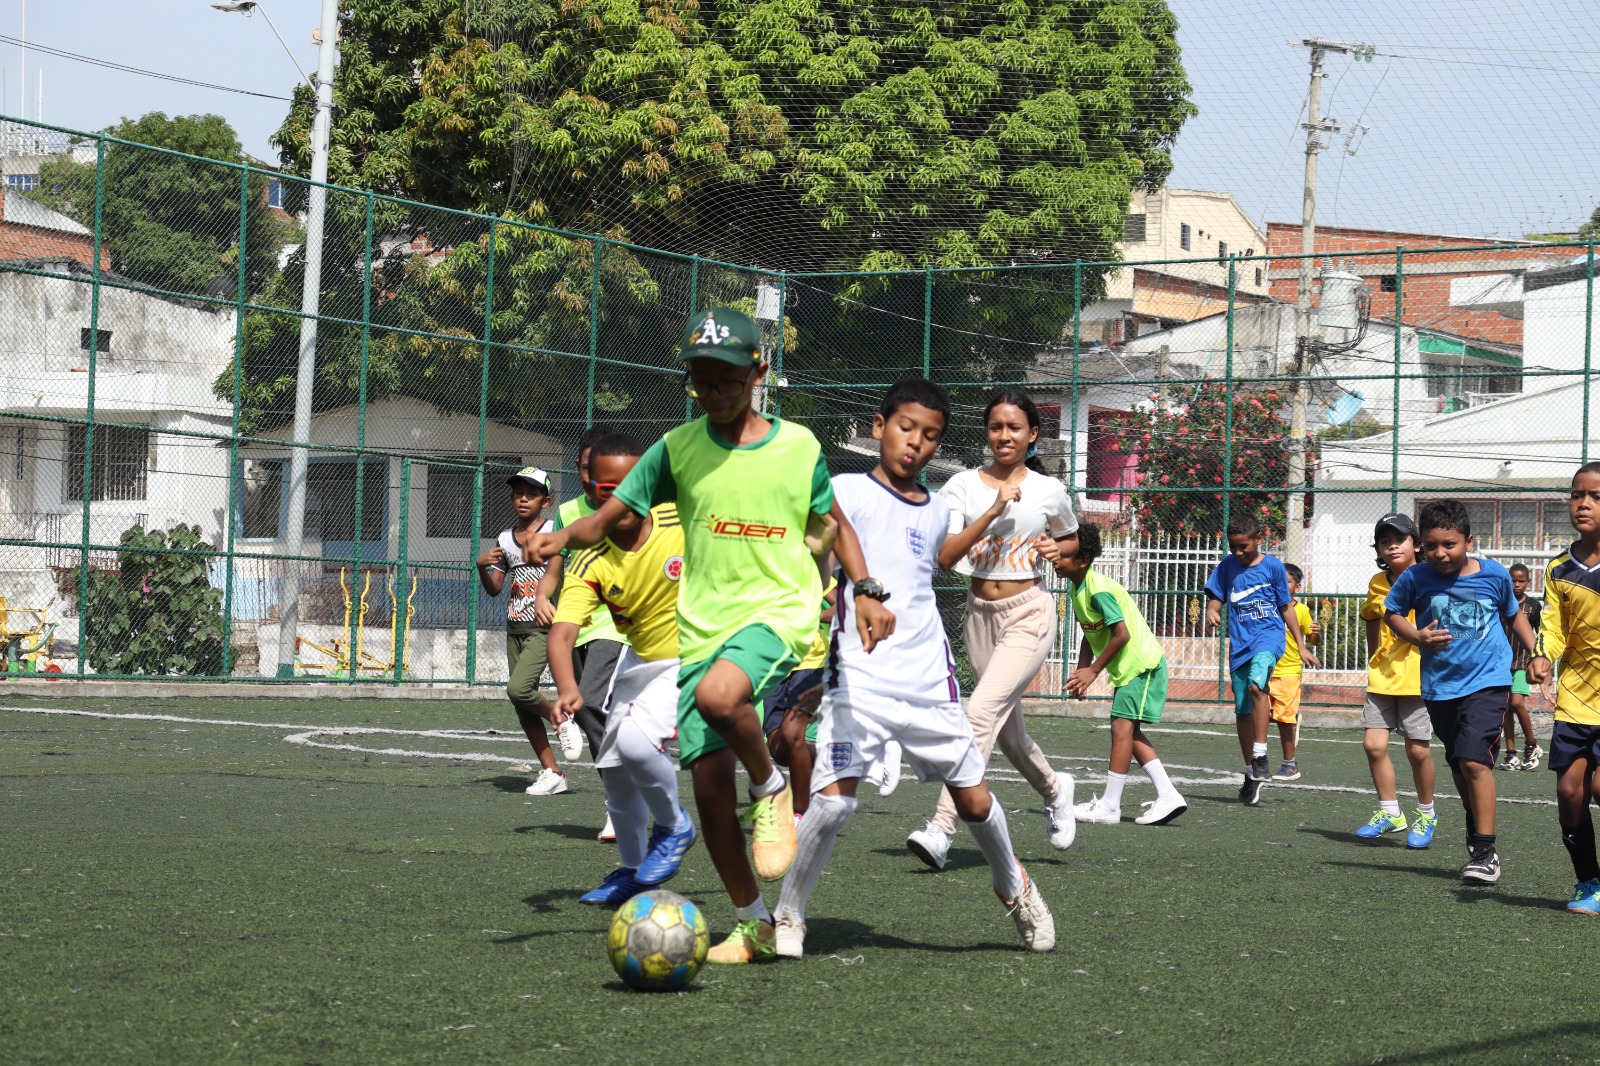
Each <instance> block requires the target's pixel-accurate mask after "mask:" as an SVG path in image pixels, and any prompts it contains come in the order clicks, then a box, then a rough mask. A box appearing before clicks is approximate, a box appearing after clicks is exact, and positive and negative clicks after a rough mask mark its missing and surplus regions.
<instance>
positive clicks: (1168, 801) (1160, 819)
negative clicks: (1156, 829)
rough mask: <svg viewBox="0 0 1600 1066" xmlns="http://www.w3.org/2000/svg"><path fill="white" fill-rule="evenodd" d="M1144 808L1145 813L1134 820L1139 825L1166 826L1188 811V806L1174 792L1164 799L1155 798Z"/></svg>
mask: <svg viewBox="0 0 1600 1066" xmlns="http://www.w3.org/2000/svg"><path fill="white" fill-rule="evenodd" d="M1144 806H1145V808H1146V809H1145V812H1144V813H1143V814H1141V815H1139V817H1137V818H1135V819H1134V821H1135V822H1137V823H1138V824H1140V825H1166V824H1167V823H1168V822H1170V821H1172V820H1173V819H1174V818H1176V817H1177V816H1178V815H1180V814H1182V813H1183V812H1184V811H1186V810H1188V809H1189V804H1188V803H1186V802H1184V799H1183V797H1182V796H1180V795H1178V794H1177V793H1176V792H1174V793H1173V794H1172V795H1171V796H1169V797H1165V798H1163V797H1161V796H1157V797H1156V798H1155V799H1153V800H1151V801H1150V802H1149V803H1146V804H1145V805H1144Z"/></svg>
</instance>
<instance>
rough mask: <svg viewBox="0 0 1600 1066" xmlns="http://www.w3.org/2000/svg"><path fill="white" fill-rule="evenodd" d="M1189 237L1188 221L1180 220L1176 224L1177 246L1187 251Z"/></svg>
mask: <svg viewBox="0 0 1600 1066" xmlns="http://www.w3.org/2000/svg"><path fill="white" fill-rule="evenodd" d="M1189 239H1190V230H1189V223H1187V222H1180V223H1179V224H1178V247H1179V248H1182V249H1183V250H1184V251H1186V252H1187V251H1188V250H1189Z"/></svg>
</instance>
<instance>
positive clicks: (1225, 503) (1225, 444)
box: [1202, 254, 1238, 703]
mask: <svg viewBox="0 0 1600 1066" xmlns="http://www.w3.org/2000/svg"><path fill="white" fill-rule="evenodd" d="M1237 270H1238V264H1237V262H1236V261H1235V257H1234V256H1233V255H1231V254H1230V255H1229V256H1228V342H1227V343H1228V350H1227V354H1226V361H1225V364H1224V369H1223V381H1224V388H1223V402H1224V403H1225V405H1226V407H1225V410H1224V413H1223V418H1222V535H1223V539H1224V541H1226V539H1227V535H1228V522H1229V521H1230V520H1231V518H1232V511H1233V388H1234V381H1233V299H1234V294H1235V292H1236V291H1237V278H1238V274H1237ZM1202 387H1203V386H1202ZM1226 634H1227V616H1226V614H1224V616H1223V624H1222V626H1221V627H1219V629H1218V631H1217V702H1219V703H1220V702H1222V699H1223V696H1224V694H1225V693H1224V691H1223V686H1224V685H1225V684H1226V682H1225V681H1224V680H1223V679H1224V678H1226V677H1227V676H1228V652H1227V641H1226V640H1225V639H1224V638H1225V637H1226Z"/></svg>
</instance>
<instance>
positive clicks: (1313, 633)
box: [1306, 618, 1322, 640]
mask: <svg viewBox="0 0 1600 1066" xmlns="http://www.w3.org/2000/svg"><path fill="white" fill-rule="evenodd" d="M1306 636H1308V637H1310V638H1311V639H1312V640H1316V639H1317V638H1318V637H1320V636H1322V623H1321V622H1319V621H1317V620H1316V619H1315V618H1313V619H1312V620H1311V628H1310V629H1308V630H1306Z"/></svg>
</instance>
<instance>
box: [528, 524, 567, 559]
mask: <svg viewBox="0 0 1600 1066" xmlns="http://www.w3.org/2000/svg"><path fill="white" fill-rule="evenodd" d="M566 546H567V535H566V532H565V531H564V530H563V531H562V532H560V533H538V534H535V535H534V538H533V539H532V540H530V541H529V542H528V546H527V547H526V548H524V549H523V552H522V554H523V555H525V556H526V557H527V559H528V564H529V565H530V566H543V565H544V564H545V563H548V562H549V561H550V560H551V559H554V558H555V557H556V556H557V555H560V554H561V550H562V549H563V548H565V547H566Z"/></svg>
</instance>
